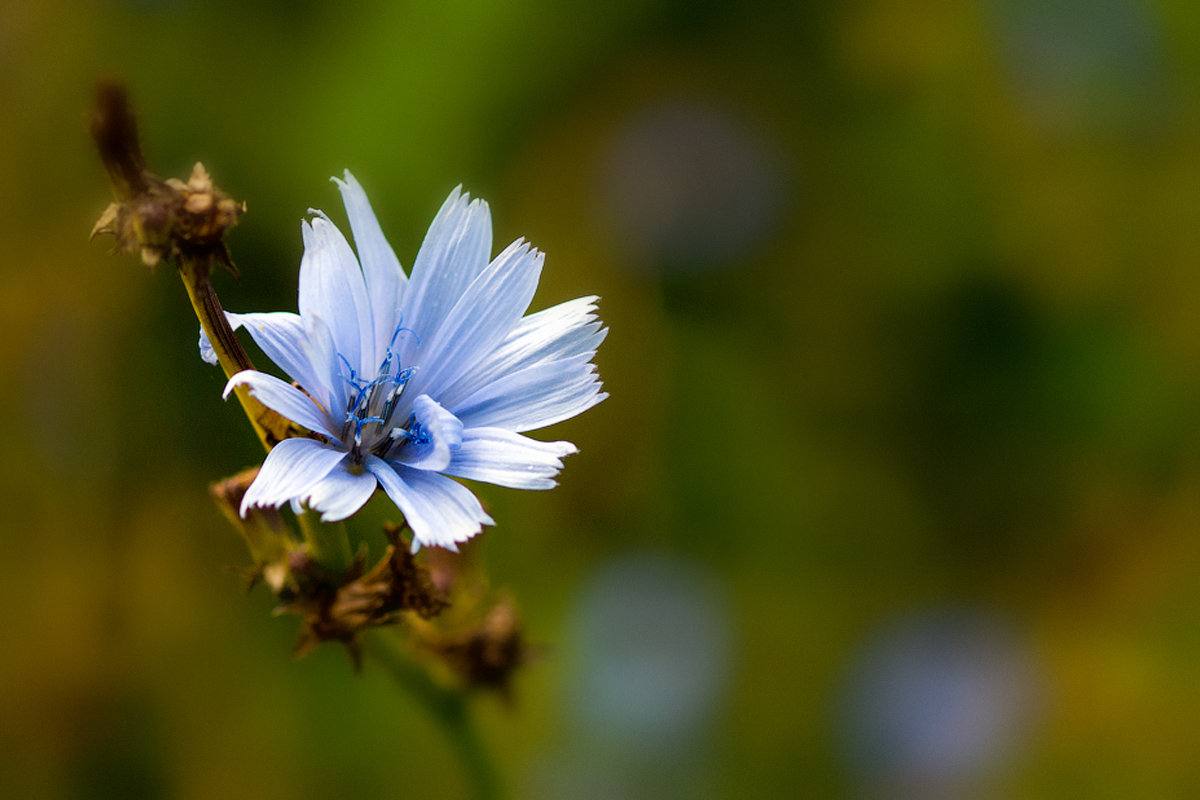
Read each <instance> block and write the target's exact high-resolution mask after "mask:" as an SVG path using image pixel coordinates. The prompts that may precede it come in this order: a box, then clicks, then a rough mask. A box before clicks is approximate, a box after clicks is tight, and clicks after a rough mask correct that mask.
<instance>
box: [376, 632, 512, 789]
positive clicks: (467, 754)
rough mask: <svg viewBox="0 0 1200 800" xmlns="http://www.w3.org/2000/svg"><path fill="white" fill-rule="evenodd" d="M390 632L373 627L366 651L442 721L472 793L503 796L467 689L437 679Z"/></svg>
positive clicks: (443, 728) (435, 717)
mask: <svg viewBox="0 0 1200 800" xmlns="http://www.w3.org/2000/svg"><path fill="white" fill-rule="evenodd" d="M389 634H394V631H374V632H371V633H370V634H368V635H367V636H365V637H363V639H364V641H363V644H364V646H365V651H366V654H367V655H368V656H369V657H371V658H372V659H374V660H375V662H376V663H377V664H379V666H381V667H382V668H383V669H384V670H386V671H387V672H388V674H390V675H391V676H392V679H393V680H394V681H395V682H396V683H397V684H399V685H400V686H401V687H402V688H403V689H405V690H406V691H407V692H408V693H409V694H410V695H411V696H412V698H413V699H414V700H416V701H417V702H418V703H420V704H421V705H422V706H424V707H425V710H426V711H428V712H429V713H430V715H431V716H433V718H434V719H436V720H437V721H438V722H439V723H440V724H441V726H442V730H443V731H445V733H446V736H447V738H449V739H450V743H451V744H452V745H453V746H454V749H455V750H456V751H458V756H459V759H460V760H461V761H462V765H463V768H464V769H465V771H466V775H467V778H468V779H469V780H470V783H471V790H472V794H471V796H472V797H473V798H475V800H496V798H499V797H501V796H502V793H501V791H500V782H499V779H498V776H497V775H496V770H495V767H494V766H493V765H492V762H491V759H490V758H489V757H488V754H487V750H486V748H485V747H484V746H483V741H482V740H481V739H480V738H479V734H478V732H477V731H476V730H475V727H474V726H473V725H472V724H471V717H470V714H468V708H467V695H466V693H465V692H462V691H456V690H454V689H447V688H446V687H444V686H441V685H439V684H438V683H436V682H435V681H434V680H433V678H431V677H430V676H429V674H428V673H427V672H426V671H425V670H424V669H422V668H421V667H420V666H418V665H417V664H414V663H413V662H412V661H411V660H409V659H408V658H407V657H406V656H405V655H403V653H402V652H401V651H400V649H399V647H398V643H397V642H396V637H395V636H394V635H389Z"/></svg>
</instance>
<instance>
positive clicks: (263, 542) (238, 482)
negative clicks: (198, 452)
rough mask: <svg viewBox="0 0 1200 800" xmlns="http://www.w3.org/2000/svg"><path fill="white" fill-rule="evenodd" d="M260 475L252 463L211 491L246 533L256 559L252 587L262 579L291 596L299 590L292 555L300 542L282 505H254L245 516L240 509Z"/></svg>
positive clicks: (233, 522)
mask: <svg viewBox="0 0 1200 800" xmlns="http://www.w3.org/2000/svg"><path fill="white" fill-rule="evenodd" d="M257 476H258V467H252V468H251V469H248V470H245V471H243V472H239V473H238V474H237V475H234V476H233V477H231V478H226V479H225V480H223V481H218V482H217V483H214V484H212V485H211V486H209V488H208V491H209V494H210V495H211V496H212V499H213V502H215V503H216V505H217V508H219V509H220V510H221V513H222V514H223V515H224V516H225V518H226V519H227V520H229V522H230V524H231V525H233V527H234V528H235V529H236V530H237V532H238V533H240V534H241V535H242V538H243V539H244V540H245V541H246V546H247V548H248V549H249V550H250V556H251V558H253V559H254V567H253V568H252V569H251V570H250V572H249V573H248V575H249V578H250V581H249V587H248V588H250V587H253V586H254V584H255V583H257V582H258V581H260V580H261V581H264V582H265V583H266V584H267V585H268V586H270V587H271V591H272V592H274V593H275V596H276V597H279V598H283V599H291V598H292V597H294V596H295V594H296V593H297V591H298V587H297V584H296V580H295V579H294V576H293V575H294V569H293V565H292V559H293V557H294V555H295V554H296V553H297V552H298V548H299V547H300V544H299V543H298V542H297V541H296V540H295V539H294V538H293V537H292V534H291V532H290V530H289V529H288V527H287V525H286V524H285V523H284V521H283V516H282V515H281V514H280V513H279V509H277V508H271V507H270V506H261V507H260V506H254V507H251V508H249V509H247V512H246V516H245V517H243V516H242V515H241V513H240V509H241V505H242V497H243V496H244V495H245V494H246V490H247V489H249V488H250V484H251V483H253V481H254V479H255V477H257Z"/></svg>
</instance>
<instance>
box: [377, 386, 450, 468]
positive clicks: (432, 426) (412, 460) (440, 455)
mask: <svg viewBox="0 0 1200 800" xmlns="http://www.w3.org/2000/svg"><path fill="white" fill-rule="evenodd" d="M413 417H414V419H415V420H416V424H417V426H419V430H420V431H421V437H420V439H418V440H411V439H410V440H409V441H406V442H405V443H404V444H403V445H401V446H400V447H399V448H397V450H396V452H395V454H394V455H391V456H389V458H391V460H393V461H398V462H400V463H401V464H405V465H407V466H410V467H413V468H414V469H425V470H433V471H435V472H437V471H441V470H444V469H445V468H446V467H447V466H448V465H449V464H450V456H451V452H452V451H453V450H455V449H457V448H458V446H459V445H460V444H462V440H463V424H462V423H461V422H459V421H458V417H456V416H454V415H453V414H451V413H450V412H449V411H447V410H446V409H444V408H442V407H441V406H440V405H438V404H437V403H436V402H434V400H433V399H432V398H430V396H429V395H427V394H423V395H420V396H418V397H417V399H416V400H414V401H413Z"/></svg>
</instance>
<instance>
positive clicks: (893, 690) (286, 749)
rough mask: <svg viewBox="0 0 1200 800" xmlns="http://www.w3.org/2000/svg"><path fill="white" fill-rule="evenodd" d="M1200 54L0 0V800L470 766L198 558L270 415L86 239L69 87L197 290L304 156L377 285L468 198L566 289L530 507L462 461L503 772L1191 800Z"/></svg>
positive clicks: (271, 257) (680, 16)
mask: <svg viewBox="0 0 1200 800" xmlns="http://www.w3.org/2000/svg"><path fill="white" fill-rule="evenodd" d="M1197 52H1200V10H1198V8H1197V6H1196V5H1195V4H1194V3H1192V2H1189V1H1188V0H1154V2H1150V1H1149V0H1145V1H1141V0H1092V1H1091V2H1088V1H1086V0H988V2H981V3H952V2H929V3H916V4H914V3H909V2H902V1H901V0H861V2H851V3H835V2H808V3H805V2H791V3H784V2H780V3H770V4H756V3H734V2H720V1H719V0H707V1H704V2H693V3H688V2H680V1H679V0H675V1H674V2H670V1H667V0H662V1H661V2H655V1H654V0H641V1H639V2H627V0H617V1H616V2H612V3H607V4H593V3H550V2H545V0H513V2H507V3H487V2H469V3H467V2H454V1H453V0H449V1H448V2H439V3H388V2H371V3H350V4H332V3H316V2H297V3H282V2H268V0H241V2H228V1H227V0H217V1H215V2H204V3H201V2H197V1H195V0H123V1H122V0H108V1H107V2H82V1H81V0H75V1H74V2H72V1H71V0H47V1H46V2H37V3H34V2H31V1H30V0H26V1H25V2H22V0H16V2H8V3H4V4H3V5H0V105H2V107H3V109H4V113H3V115H2V116H0V176H2V178H3V185H4V187H5V191H4V192H2V193H0V218H2V219H3V220H4V224H5V235H4V239H5V240H6V241H8V242H9V243H10V244H12V245H13V247H14V249H13V250H12V251H10V252H9V254H8V256H7V257H6V258H4V259H3V262H2V266H0V270H3V290H2V291H0V331H2V332H3V336H2V337H0V377H2V379H3V386H4V388H5V391H4V397H5V402H4V408H5V417H6V418H7V419H8V420H9V423H8V427H7V432H6V435H4V436H3V437H2V438H0V458H2V462H0V467H2V472H0V497H2V498H3V501H4V509H5V514H4V519H5V521H4V522H3V528H2V534H0V563H2V564H3V577H2V578H0V604H2V605H0V608H2V609H3V612H2V614H0V619H2V620H3V622H0V632H2V633H3V638H4V643H3V644H4V646H3V647H0V795H2V796H5V797H14V798H17V797H19V798H27V797H125V798H129V797H132V798H138V797H147V798H152V797H178V798H212V797H229V798H241V797H253V798H262V799H263V800H267V799H268V798H293V797H355V796H362V797H385V796H418V797H458V796H464V794H465V792H466V783H465V781H464V779H463V778H462V777H461V775H460V773H459V767H458V765H457V763H456V761H455V758H454V755H453V752H452V750H451V749H450V748H449V746H448V745H447V743H446V741H445V740H444V739H443V737H442V733H441V731H440V730H439V729H438V727H437V726H436V724H434V723H433V722H432V721H431V720H430V719H428V718H427V717H426V716H425V715H424V714H423V712H422V710H421V709H420V708H419V707H418V706H417V705H416V704H415V703H413V702H412V701H411V700H410V699H409V698H407V697H405V696H403V695H400V694H397V693H396V692H395V691H394V690H393V687H392V686H391V684H390V683H389V681H388V680H387V678H386V676H384V675H381V674H379V673H378V672H376V671H373V670H371V669H369V668H368V669H367V670H366V671H365V672H364V674H362V675H361V676H358V675H355V674H354V673H353V671H352V669H351V668H350V666H349V663H348V661H347V659H346V658H345V656H344V655H343V653H342V652H340V651H339V650H338V649H337V648H332V647H331V648H327V649H325V650H321V651H318V652H317V653H316V654H315V655H313V656H311V657H309V658H307V659H305V660H303V661H300V662H293V661H291V660H290V658H289V648H290V646H291V643H292V638H293V636H294V634H295V631H296V622H295V620H294V619H290V618H273V617H271V616H270V614H269V611H270V609H271V606H272V602H271V598H270V597H269V596H268V595H267V593H266V592H265V591H263V590H259V591H257V592H255V593H252V594H250V595H246V594H244V593H243V592H242V591H241V584H240V582H239V579H238V578H237V577H236V576H235V575H233V574H231V573H230V572H229V570H228V569H227V568H228V567H231V566H234V567H236V566H245V564H246V562H247V558H246V554H245V552H244V548H243V546H242V544H241V542H240V541H239V540H238V539H237V537H236V536H235V535H234V533H233V531H232V530H231V529H230V528H229V526H228V525H227V524H226V523H225V521H224V520H223V519H221V518H220V516H219V515H218V513H217V511H216V510H215V508H213V507H212V506H211V505H210V503H209V501H208V497H207V494H206V491H205V488H206V486H207V483H208V482H209V481H212V480H216V479H218V478H221V477H224V476H225V475H228V474H231V473H232V472H234V471H236V470H238V469H240V468H242V467H244V466H247V465H249V464H252V463H256V462H257V460H258V459H259V457H260V453H259V452H258V450H257V444H256V442H255V440H254V437H253V436H252V435H251V433H250V431H249V429H248V427H247V426H246V424H245V422H244V420H243V419H242V418H241V417H240V412H239V410H238V408H237V406H236V404H226V403H223V402H222V401H221V399H220V391H221V388H222V385H223V379H222V377H221V375H220V374H219V372H218V371H217V370H215V369H213V368H210V367H208V366H207V365H205V364H203V363H202V362H201V361H200V360H199V358H198V357H197V355H196V324H195V321H194V318H193V317H192V315H191V312H190V309H189V307H188V305H187V301H186V298H185V296H184V293H183V291H182V290H181V287H180V285H179V282H178V281H177V280H176V279H175V278H174V276H173V275H172V274H171V270H170V269H169V268H166V267H160V268H159V269H158V270H157V272H155V273H151V272H149V271H148V270H147V269H145V268H144V267H142V266H141V265H140V263H138V261H137V260H136V259H135V258H132V257H124V258H119V259H114V258H110V257H108V256H107V255H106V254H105V251H106V247H107V246H106V245H105V244H104V243H92V244H91V245H90V246H89V244H88V242H87V233H88V231H89V230H90V227H91V225H92V223H93V221H94V220H95V218H96V217H97V216H98V215H99V214H100V212H101V211H102V210H103V208H104V207H105V205H106V204H107V203H108V201H109V193H108V188H107V184H106V181H105V178H104V175H103V173H102V170H101V168H100V166H99V163H98V161H97V159H96V157H95V154H94V153H93V151H92V148H91V145H90V142H89V140H88V138H87V135H86V115H87V112H88V110H89V108H90V104H91V101H92V91H93V86H94V83H95V81H96V80H97V79H98V78H100V77H102V76H109V75H115V76H120V77H122V78H124V79H125V80H126V81H127V82H128V84H129V86H130V89H131V92H132V95H133V98H134V101H135V104H136V106H137V108H138V110H139V113H140V118H141V123H142V133H143V139H144V145H145V149H146V151H147V156H148V158H149V161H150V163H151V165H152V167H154V168H155V169H156V170H157V171H159V172H160V173H163V174H166V175H176V176H185V175H186V174H187V172H188V171H189V169H190V167H191V165H192V163H193V162H194V161H196V160H203V161H204V163H205V164H206V165H207V166H208V168H209V170H210V171H211V173H212V174H213V176H214V179H215V180H216V182H217V183H218V184H219V185H220V186H222V187H223V188H225V189H226V190H228V191H229V192H230V193H232V194H233V195H234V196H235V197H237V198H239V199H243V200H245V201H246V203H247V205H248V208H249V213H248V214H247V215H246V216H245V217H244V218H243V220H242V224H241V225H240V226H239V227H238V228H237V229H236V230H235V231H234V233H233V234H232V237H231V240H230V243H231V245H232V248H233V252H234V257H235V260H236V261H237V262H238V264H239V266H240V267H241V270H242V273H243V276H244V278H243V281H242V283H241V284H240V285H239V284H237V283H235V282H234V281H233V280H232V279H230V278H228V276H219V277H218V278H217V281H216V283H217V288H218V291H219V292H220V293H221V297H222V299H223V301H224V303H225V305H226V306H227V307H228V308H230V309H232V310H236V311H256V310H294V308H295V291H296V272H297V265H298V263H299V258H300V236H299V220H300V219H301V218H302V216H303V215H304V214H305V213H306V210H307V209H308V208H309V207H317V208H324V209H326V210H328V211H329V212H330V213H331V215H332V216H333V217H334V219H335V220H342V219H344V216H343V215H342V213H341V209H340V204H339V202H338V197H337V192H336V189H335V187H333V186H332V185H331V184H329V183H328V180H327V179H328V177H329V176H330V175H334V174H340V172H341V170H342V169H344V168H350V169H351V170H352V171H354V173H355V174H356V175H357V177H358V178H359V179H360V180H361V182H362V184H363V185H364V187H365V188H366V190H367V192H368V193H369V195H370V197H371V199H372V202H373V204H374V207H375V210H376V212H377V213H378V215H379V217H380V219H381V222H382V225H383V228H384V230H385V232H386V233H387V234H388V236H389V238H390V240H391V242H392V245H393V247H394V248H395V249H396V251H397V253H398V255H399V256H400V259H401V261H402V263H404V264H405V265H406V266H407V265H410V264H411V263H412V259H413V256H414V255H415V253H416V250H417V247H418V245H419V244H420V241H421V237H422V236H423V234H424V231H425V228H426V226H427V225H428V223H429V221H430V219H432V216H433V213H434V211H435V210H436V209H437V207H438V206H439V204H440V203H441V201H442V199H443V198H444V197H445V195H446V193H447V192H448V191H449V190H450V189H451V187H453V186H454V185H456V184H458V183H460V182H461V183H463V184H464V185H465V187H466V188H467V189H468V190H469V191H471V192H472V193H473V194H475V195H478V196H482V197H484V198H486V199H487V200H488V201H489V202H490V203H491V206H492V209H493V217H494V220H495V228H496V249H497V250H498V249H499V248H500V247H501V246H502V245H503V244H505V243H507V242H508V241H510V240H512V239H514V238H516V237H518V236H526V237H528V238H529V239H530V240H531V241H532V242H534V243H535V244H536V245H537V246H539V247H540V248H542V249H543V250H545V251H546V253H547V254H548V258H547V263H546V270H545V273H544V278H543V280H542V284H541V287H540V289H539V292H538V296H537V298H536V300H535V302H534V307H535V308H542V307H546V306H548V305H551V304H554V303H557V302H561V301H563V300H567V299H570V298H572V297H576V296H580V295H584V294H590V293H596V294H599V295H601V296H602V297H603V300H602V304H601V314H602V316H603V318H604V320H605V321H606V322H607V323H608V324H609V325H610V326H611V333H610V335H609V338H608V340H607V341H606V342H605V344H604V346H603V347H602V348H601V350H600V353H599V355H598V357H597V362H598V364H599V369H600V373H601V375H602V377H603V378H604V380H605V385H606V388H607V389H608V391H610V392H611V398H610V399H609V400H608V401H607V402H605V403H604V404H602V405H601V406H599V407H597V408H596V409H594V410H592V411H590V412H588V413H587V414H585V415H584V416H582V417H580V418H578V419H575V420H571V421H568V422H566V423H562V424H560V425H558V426H555V427H554V428H553V429H550V430H548V431H545V432H542V433H539V434H536V435H537V436H539V438H565V439H570V440H572V441H574V442H576V443H577V444H578V445H579V448H580V451H581V452H580V454H579V455H577V456H574V457H572V458H571V459H569V461H568V464H567V468H566V469H565V471H564V473H563V475H562V480H561V486H560V488H558V489H557V490H555V491H553V492H549V493H534V492H516V491H510V490H503V489H496V488H494V487H484V488H482V489H480V494H481V495H482V496H483V498H484V499H485V501H486V502H487V503H488V505H489V507H490V509H491V510H492V513H493V516H495V518H496V519H497V521H498V523H499V524H498V526H497V527H495V528H494V529H490V530H488V531H487V532H486V533H485V534H484V536H483V538H482V543H481V547H480V550H481V553H482V556H483V558H484V559H485V561H486V564H487V567H488V570H489V572H490V574H491V576H492V580H493V582H494V583H495V584H496V585H497V586H505V587H508V588H509V590H510V591H511V592H512V593H513V594H514V595H515V596H516V598H517V599H518V601H519V603H520V605H521V608H522V610H523V614H524V617H525V620H526V624H527V630H528V635H529V637H530V639H531V640H533V641H534V642H537V643H539V644H540V645H542V646H543V647H544V653H545V655H544V658H543V659H542V660H540V661H538V662H537V663H535V664H532V665H530V666H529V667H528V668H527V669H526V670H524V671H523V672H522V673H521V674H520V676H519V677H518V679H517V681H516V684H515V687H514V688H515V698H514V702H513V703H512V704H511V706H505V705H504V704H503V703H501V702H499V701H497V700H495V699H494V698H489V697H482V698H479V702H478V703H476V704H475V705H476V711H477V714H478V718H479V721H480V725H481V727H482V730H483V735H484V737H485V738H486V740H487V741H488V743H489V745H490V747H491V748H492V752H493V753H494V755H495V757H496V758H497V760H498V761H499V763H500V765H501V770H502V773H503V777H504V780H505V783H506V784H507V785H508V786H509V787H510V790H511V792H512V795H513V796H514V797H534V798H558V797H714V798H716V797H748V796H754V797H781V796H813V797H829V796H846V795H850V796H863V795H867V796H880V797H959V796H980V795H986V796H1009V797H1017V796H1020V797H1064V796H1070V797H1094V796H1103V797H1135V796H1136V797H1148V796H1160V797H1161V796H1185V795H1188V794H1192V793H1195V792H1197V791H1200V766H1198V765H1200V759H1198V758H1197V757H1196V753H1195V751H1196V743H1197V742H1200V224H1198V223H1200V103H1198V99H1200V61H1198V60H1197V59H1196V57H1195V55H1196V53H1197ZM377 500H378V499H377ZM387 516H388V510H387V507H386V505H384V504H381V503H379V502H375V503H373V504H372V505H371V506H370V507H369V508H368V511H367V513H366V515H365V518H364V519H363V521H362V522H363V526H364V528H365V527H370V526H373V525H375V524H377V523H378V522H381V521H382V520H383V519H384V518H386V517H387Z"/></svg>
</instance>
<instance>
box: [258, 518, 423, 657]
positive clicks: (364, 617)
mask: <svg viewBox="0 0 1200 800" xmlns="http://www.w3.org/2000/svg"><path fill="white" fill-rule="evenodd" d="M385 532H386V533H387V535H388V538H389V539H390V540H391V544H389V545H388V548H387V550H386V552H385V553H384V555H383V558H381V559H380V560H379V562H378V563H377V564H376V565H375V566H374V567H373V568H372V569H371V570H370V571H369V572H367V573H365V574H363V573H362V569H363V566H364V564H363V559H362V556H361V555H360V557H359V559H357V560H356V563H355V565H354V566H353V567H351V569H350V572H349V573H348V575H347V580H346V582H345V583H343V584H342V585H341V586H338V587H336V588H332V589H328V590H327V591H324V592H316V593H306V594H304V595H302V596H301V597H298V598H297V599H296V600H294V601H293V602H291V603H288V604H287V605H284V606H282V607H280V609H279V612H280V613H294V614H299V615H300V616H302V617H303V618H304V627H303V629H302V630H301V632H300V636H299V638H298V640H297V641H296V646H295V653H296V655H297V656H303V655H306V654H307V653H308V652H310V651H311V650H312V649H313V648H314V647H316V646H317V645H318V644H320V643H321V642H330V641H333V642H340V643H341V644H343V645H345V646H346V649H347V651H348V652H349V654H350V657H351V659H352V660H353V661H354V664H355V666H356V667H358V666H360V665H361V652H360V650H359V646H358V634H359V633H360V632H361V631H363V630H366V629H368V628H377V627H381V626H384V625H391V624H394V623H395V622H397V621H398V619H399V617H400V614H401V612H404V611H411V612H413V613H415V614H416V615H417V616H419V617H421V618H422V619H429V618H431V617H434V616H436V615H437V614H438V613H440V612H441V611H442V609H443V608H445V607H446V605H447V600H446V598H445V597H444V596H443V595H442V594H441V592H439V591H438V590H437V588H436V587H435V586H434V585H433V581H432V580H431V579H430V576H429V572H428V571H427V570H425V569H424V568H422V567H421V566H420V565H418V564H417V563H416V561H415V559H414V558H413V555H412V553H411V552H410V551H409V549H408V547H407V546H405V545H404V543H403V542H402V541H400V539H399V529H398V528H396V527H395V526H391V525H389V526H387V528H386V529H385Z"/></svg>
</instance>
